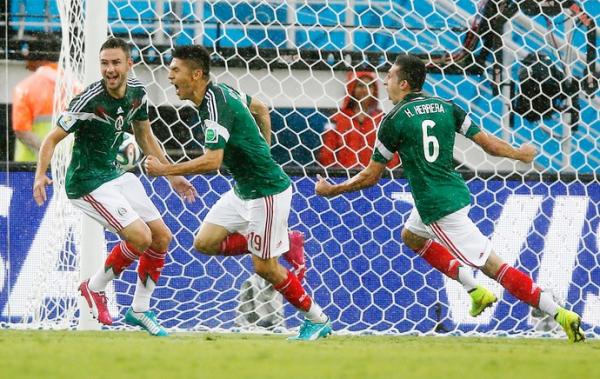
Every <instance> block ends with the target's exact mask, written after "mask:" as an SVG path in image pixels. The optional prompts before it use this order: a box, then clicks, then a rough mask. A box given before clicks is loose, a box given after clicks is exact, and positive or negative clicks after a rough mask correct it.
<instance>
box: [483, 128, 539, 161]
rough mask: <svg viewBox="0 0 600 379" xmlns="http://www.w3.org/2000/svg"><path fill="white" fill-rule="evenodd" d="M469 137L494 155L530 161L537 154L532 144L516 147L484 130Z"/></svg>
mask: <svg viewBox="0 0 600 379" xmlns="http://www.w3.org/2000/svg"><path fill="white" fill-rule="evenodd" d="M471 139H472V140H473V142H475V143H476V144H478V145H479V146H481V148H482V149H483V150H484V151H485V152H486V153H488V154H490V155H493V156H495V157H506V158H511V159H516V160H519V161H521V162H523V163H531V161H533V159H534V158H535V156H536V154H537V149H536V148H535V147H534V146H532V145H528V144H525V145H522V146H521V147H519V148H518V149H517V148H514V147H512V146H511V145H510V144H509V143H508V142H506V141H504V140H502V139H500V138H498V137H496V136H494V135H491V134H488V133H486V132H484V131H481V132H479V133H477V134H475V135H474V136H473V137H472V138H471Z"/></svg>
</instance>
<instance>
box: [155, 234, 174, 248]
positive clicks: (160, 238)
mask: <svg viewBox="0 0 600 379" xmlns="http://www.w3.org/2000/svg"><path fill="white" fill-rule="evenodd" d="M172 240H173V234H171V231H170V230H169V229H165V230H161V231H160V232H158V233H153V235H152V245H151V247H152V249H153V250H156V251H167V250H168V249H169V245H170V244H171V241H172Z"/></svg>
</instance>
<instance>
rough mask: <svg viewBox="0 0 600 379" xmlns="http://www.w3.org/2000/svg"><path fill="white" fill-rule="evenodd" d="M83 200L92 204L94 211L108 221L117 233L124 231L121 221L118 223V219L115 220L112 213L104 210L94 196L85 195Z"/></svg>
mask: <svg viewBox="0 0 600 379" xmlns="http://www.w3.org/2000/svg"><path fill="white" fill-rule="evenodd" d="M83 199H84V200H85V201H87V202H88V203H90V204H91V206H92V207H94V209H95V210H96V211H97V212H98V213H100V215H101V216H102V217H104V218H105V219H106V221H107V222H108V224H109V225H110V226H112V227H113V228H114V229H115V230H116V231H117V232H118V231H120V230H121V229H123V227H122V226H121V224H120V223H119V221H117V219H116V218H114V217H113V215H112V214H110V212H109V211H108V210H107V209H106V208H104V206H103V205H102V204H100V203H99V202H98V201H96V200H95V199H94V198H93V197H92V195H85V196H84V197H83Z"/></svg>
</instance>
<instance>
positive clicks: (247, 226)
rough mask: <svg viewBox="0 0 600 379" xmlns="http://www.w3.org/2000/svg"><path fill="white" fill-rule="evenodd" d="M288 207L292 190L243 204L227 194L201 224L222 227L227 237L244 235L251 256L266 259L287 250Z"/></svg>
mask: <svg viewBox="0 0 600 379" xmlns="http://www.w3.org/2000/svg"><path fill="white" fill-rule="evenodd" d="M291 203H292V187H291V186H290V187H289V188H288V189H286V190H285V191H283V192H281V193H278V194H276V195H271V196H266V197H261V198H258V199H253V200H242V199H240V198H239V197H238V196H237V195H236V194H235V193H234V192H233V190H229V191H228V192H227V193H226V194H224V195H223V196H222V197H221V198H220V199H219V200H218V201H217V202H216V204H215V205H214V206H213V207H212V208H211V210H210V211H209V212H208V214H207V215H206V218H205V219H204V222H208V223H211V224H215V225H219V226H222V227H224V228H225V229H227V231H228V232H229V233H240V234H243V235H244V236H246V238H247V239H248V250H250V252H251V253H252V254H254V255H256V256H257V257H260V258H262V259H269V258H273V257H278V256H280V255H281V254H283V253H285V252H287V251H288V250H289V249H290V241H289V238H288V218H289V216H290V207H291Z"/></svg>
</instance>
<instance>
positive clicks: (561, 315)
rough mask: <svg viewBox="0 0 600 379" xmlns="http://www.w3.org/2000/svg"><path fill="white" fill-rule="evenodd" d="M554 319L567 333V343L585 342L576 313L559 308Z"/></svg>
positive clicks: (579, 319) (579, 318)
mask: <svg viewBox="0 0 600 379" xmlns="http://www.w3.org/2000/svg"><path fill="white" fill-rule="evenodd" d="M554 319H555V320H556V322H558V324H559V325H560V326H561V327H562V328H563V329H564V331H565V333H567V337H569V341H571V342H573V343H575V342H582V341H585V335H584V334H583V330H581V317H580V316H579V315H578V314H577V313H575V312H572V311H569V310H566V309H565V308H559V310H558V312H557V313H556V315H554Z"/></svg>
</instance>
